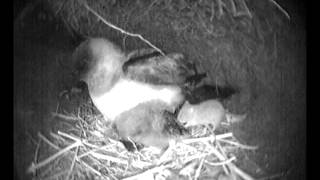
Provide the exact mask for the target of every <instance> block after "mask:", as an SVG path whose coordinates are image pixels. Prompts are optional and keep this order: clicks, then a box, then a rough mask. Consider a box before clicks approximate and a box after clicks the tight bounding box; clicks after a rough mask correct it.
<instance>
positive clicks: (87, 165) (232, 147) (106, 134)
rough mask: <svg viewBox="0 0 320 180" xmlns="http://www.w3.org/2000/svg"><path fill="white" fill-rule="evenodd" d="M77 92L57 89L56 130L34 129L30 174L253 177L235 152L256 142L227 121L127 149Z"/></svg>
mask: <svg viewBox="0 0 320 180" xmlns="http://www.w3.org/2000/svg"><path fill="white" fill-rule="evenodd" d="M78 93H79V92H78ZM62 94H64V93H62ZM76 94H77V93H76ZM84 94H85V95H84ZM80 95H81V93H80ZM80 95H78V96H76V97H72V98H71V96H68V95H65V94H64V95H62V98H61V100H60V101H59V104H58V105H57V111H56V112H53V113H52V116H53V117H54V118H55V119H56V120H57V124H58V131H57V132H56V133H54V132H51V133H49V135H48V136H47V137H46V136H44V135H43V134H41V133H38V141H37V147H36V151H35V154H34V157H35V158H34V161H33V162H32V163H31V165H30V167H29V168H28V172H29V173H33V176H34V178H35V179H179V178H180V179H203V178H205V177H211V178H214V177H218V176H227V177H232V176H235V177H241V178H242V179H245V180H248V179H253V178H252V177H251V175H249V174H247V173H246V172H244V171H243V170H241V169H240V168H238V167H237V165H236V163H237V159H238V158H237V156H241V153H243V152H244V151H248V150H255V149H256V148H257V147H252V146H247V145H242V144H241V143H239V142H238V140H237V139H236V138H235V137H234V136H233V134H232V132H228V125H226V128H224V131H222V133H221V134H214V133H213V132H212V131H210V130H208V129H206V128H202V127H199V128H195V129H193V130H192V137H188V138H185V139H181V140H172V142H170V145H169V147H168V149H166V150H165V152H161V151H159V150H158V149H155V148H152V147H145V148H143V149H141V150H140V151H136V152H129V151H128V150H127V149H126V148H125V147H124V145H123V144H122V143H121V142H120V141H119V137H118V136H117V134H116V133H115V131H114V130H113V129H112V127H111V124H110V123H106V121H105V120H104V119H103V117H102V115H101V114H100V113H99V112H97V111H96V109H95V108H94V106H93V104H92V102H91V100H90V98H88V95H87V93H82V95H81V96H80ZM81 97H86V98H81ZM79 99H80V101H79ZM75 101H77V102H79V104H78V105H75V104H76V103H75ZM67 111H69V112H67Z"/></svg>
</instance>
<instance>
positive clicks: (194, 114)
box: [178, 100, 246, 129]
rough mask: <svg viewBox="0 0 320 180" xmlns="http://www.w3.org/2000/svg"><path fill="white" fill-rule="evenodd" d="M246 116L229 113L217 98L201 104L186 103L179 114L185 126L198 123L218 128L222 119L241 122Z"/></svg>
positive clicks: (180, 120) (179, 118)
mask: <svg viewBox="0 0 320 180" xmlns="http://www.w3.org/2000/svg"><path fill="white" fill-rule="evenodd" d="M245 117H246V114H244V115H236V114H232V113H229V112H228V111H226V109H225V108H224V107H223V105H222V104H221V103H220V102H219V101H217V100H207V101H203V102H201V103H199V104H190V103H189V102H188V101H186V102H185V103H184V105H183V106H182V108H181V109H180V111H179V114H178V121H179V122H180V123H182V124H184V126H185V127H190V126H197V125H209V124H211V125H213V127H214V128H215V129H216V128H217V127H218V126H219V125H220V123H221V121H223V120H226V121H227V122H239V121H241V120H243V119H244V118H245Z"/></svg>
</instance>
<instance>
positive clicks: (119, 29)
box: [84, 4, 165, 56]
mask: <svg viewBox="0 0 320 180" xmlns="http://www.w3.org/2000/svg"><path fill="white" fill-rule="evenodd" d="M84 6H85V7H86V8H87V9H88V10H89V11H90V12H91V13H93V14H94V15H95V16H97V17H98V18H99V19H100V20H101V21H102V22H103V23H105V24H106V25H108V26H109V27H111V28H113V29H115V30H118V31H120V32H121V33H123V34H126V35H129V36H132V37H138V38H139V39H141V40H142V41H143V42H145V43H147V44H148V45H149V46H151V47H152V48H154V49H155V50H157V51H158V52H160V53H161V55H163V56H165V54H164V52H163V51H161V50H160V49H159V48H157V47H156V46H155V45H153V44H152V43H151V42H150V41H148V40H146V39H145V38H143V37H142V36H141V35H140V34H136V33H130V32H127V31H125V30H123V29H121V28H119V27H117V26H115V25H113V24H111V23H110V22H108V21H106V20H105V19H104V18H103V17H101V16H100V15H99V14H98V13H97V12H96V11H94V10H93V9H92V8H91V7H89V6H88V5H87V4H84Z"/></svg>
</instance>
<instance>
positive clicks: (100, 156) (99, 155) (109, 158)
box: [90, 152, 127, 165]
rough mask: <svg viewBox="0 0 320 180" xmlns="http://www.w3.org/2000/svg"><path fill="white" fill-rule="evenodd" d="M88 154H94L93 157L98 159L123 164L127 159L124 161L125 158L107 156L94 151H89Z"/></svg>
mask: <svg viewBox="0 0 320 180" xmlns="http://www.w3.org/2000/svg"><path fill="white" fill-rule="evenodd" d="M90 154H91V155H92V156H94V157H95V158H98V159H102V160H107V161H112V162H115V163H119V164H124V165H126V164H127V161H125V160H122V159H118V158H115V157H112V156H108V155H105V154H100V153H96V152H91V153H90Z"/></svg>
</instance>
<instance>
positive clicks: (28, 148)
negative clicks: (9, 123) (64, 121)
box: [14, 11, 306, 179]
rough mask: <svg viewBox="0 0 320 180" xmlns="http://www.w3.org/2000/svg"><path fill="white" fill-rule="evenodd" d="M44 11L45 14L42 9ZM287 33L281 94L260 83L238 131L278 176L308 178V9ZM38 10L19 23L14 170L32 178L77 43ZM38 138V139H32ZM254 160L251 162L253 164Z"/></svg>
mask: <svg viewBox="0 0 320 180" xmlns="http://www.w3.org/2000/svg"><path fill="white" fill-rule="evenodd" d="M39 14H40V15H39ZM293 17H294V18H297V19H299V20H298V22H299V23H296V24H294V25H292V26H291V27H289V28H287V29H284V30H283V31H286V32H287V33H288V36H287V37H281V41H283V43H282V44H283V47H279V49H280V50H279V51H281V53H280V55H279V56H280V58H281V57H283V58H284V57H285V58H286V59H287V60H288V61H292V63H289V64H290V66H289V67H285V68H283V69H284V71H283V76H282V77H283V79H282V81H281V82H279V83H283V84H282V85H281V87H282V89H281V91H280V92H279V93H278V94H275V93H273V92H272V91H268V90H266V89H263V88H260V87H255V88H257V89H258V96H257V97H256V99H255V105H256V106H255V107H252V112H255V113H254V114H252V115H251V119H250V120H249V121H246V122H244V123H242V124H240V125H239V126H237V127H235V134H236V135H237V136H238V137H239V139H240V140H241V141H243V142H246V143H247V144H258V145H259V150H257V151H255V152H252V153H248V158H249V159H250V160H251V161H253V162H255V163H256V164H258V165H259V166H260V167H261V168H262V169H263V171H264V172H265V174H269V175H276V174H278V175H279V174H281V175H280V176H277V177H276V178H274V179H305V175H306V174H305V170H306V166H305V164H306V163H305V161H306V160H305V156H306V151H305V149H306V44H305V43H306V32H305V23H304V22H302V23H300V21H303V20H301V18H303V17H302V15H301V14H297V15H293ZM48 18H49V17H45V15H44V14H42V15H41V13H39V11H35V12H33V13H32V14H30V15H28V16H27V18H26V19H24V21H23V22H24V23H23V24H15V25H14V175H15V179H28V178H30V175H26V174H25V172H26V168H27V167H28V166H29V165H30V163H31V162H32V159H33V154H34V151H35V144H36V142H34V141H35V139H37V138H36V137H37V132H39V131H40V132H42V133H43V134H47V133H48V132H50V131H52V130H54V128H55V122H54V121H53V120H52V118H50V112H53V111H55V108H56V105H57V101H58V94H59V92H61V91H62V90H63V89H65V88H66V87H68V86H69V85H70V83H71V77H70V74H69V73H70V71H69V69H68V68H67V67H66V66H67V65H66V64H68V62H66V61H68V59H69V58H70V55H71V53H72V50H73V49H74V47H75V43H74V41H73V39H72V38H71V37H70V36H69V35H68V33H67V32H66V31H65V29H64V28H63V27H62V26H61V25H59V24H57V23H56V22H55V21H54V20H48ZM32 139H33V140H32ZM248 166H249V165H248Z"/></svg>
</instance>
